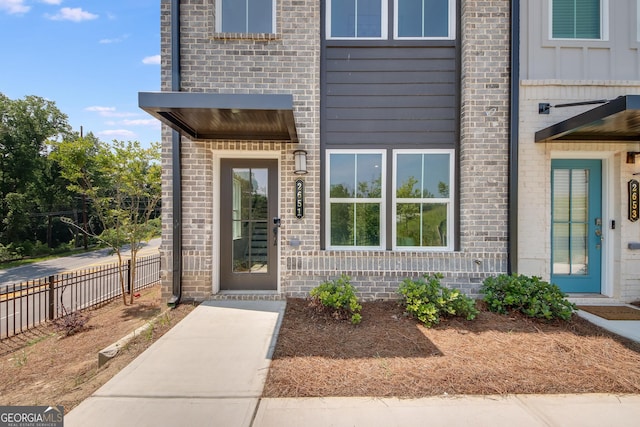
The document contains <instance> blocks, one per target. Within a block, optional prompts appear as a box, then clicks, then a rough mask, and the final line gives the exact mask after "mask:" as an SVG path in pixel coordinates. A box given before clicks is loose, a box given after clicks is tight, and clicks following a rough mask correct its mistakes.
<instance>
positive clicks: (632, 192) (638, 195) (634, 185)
mask: <svg viewBox="0 0 640 427" xmlns="http://www.w3.org/2000/svg"><path fill="white" fill-rule="evenodd" d="M639 199H640V184H638V181H636V180H635V179H632V180H631V181H629V221H633V222H636V221H637V220H638V218H639V217H640V206H639V205H638V203H640V200H639Z"/></svg>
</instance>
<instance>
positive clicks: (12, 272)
mask: <svg viewBox="0 0 640 427" xmlns="http://www.w3.org/2000/svg"><path fill="white" fill-rule="evenodd" d="M143 245H144V246H143V247H142V249H140V251H139V252H138V256H139V257H145V256H150V255H155V254H157V253H158V248H159V247H160V238H156V239H152V240H150V241H149V242H148V243H144V244H143ZM110 253H111V249H100V250H97V251H93V252H88V253H83V254H78V255H73V256H70V257H64V258H56V259H50V260H47V261H42V262H38V263H35V264H29V265H23V266H20V267H14V268H9V269H7V270H0V288H2V287H5V286H8V285H11V284H13V283H19V282H24V281H27V280H33V279H39V278H41V277H47V276H50V275H53V274H60V273H64V272H67V271H75V270H82V269H84V268H89V267H95V266H98V265H104V264H110V263H115V262H118V257H117V256H116V255H110ZM124 255H125V256H126V257H127V258H128V257H129V255H130V253H129V252H128V251H125V252H124Z"/></svg>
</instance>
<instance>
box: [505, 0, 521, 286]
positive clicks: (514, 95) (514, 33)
mask: <svg viewBox="0 0 640 427" xmlns="http://www.w3.org/2000/svg"><path fill="white" fill-rule="evenodd" d="M510 44H511V72H510V76H509V78H510V88H509V89H510V94H509V98H510V99H509V108H510V111H509V202H508V204H509V229H508V232H507V233H508V235H507V273H509V274H513V273H516V272H517V271H518V138H519V132H518V124H519V121H520V120H519V117H520V115H519V111H520V110H519V109H520V0H511V41H510Z"/></svg>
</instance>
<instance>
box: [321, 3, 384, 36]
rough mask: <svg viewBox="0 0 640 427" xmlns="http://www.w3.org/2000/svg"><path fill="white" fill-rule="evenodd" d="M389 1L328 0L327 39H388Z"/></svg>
mask: <svg viewBox="0 0 640 427" xmlns="http://www.w3.org/2000/svg"><path fill="white" fill-rule="evenodd" d="M387 1H388V0H327V37H328V38H330V39H353V38H357V39H383V38H387V26H386V21H387Z"/></svg>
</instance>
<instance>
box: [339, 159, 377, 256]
mask: <svg viewBox="0 0 640 427" xmlns="http://www.w3.org/2000/svg"><path fill="white" fill-rule="evenodd" d="M327 158H328V166H327V171H328V179H327V185H328V188H327V194H328V201H329V202H328V204H327V213H328V215H327V230H328V233H327V234H328V237H329V238H328V246H329V247H330V248H341V247H342V248H344V247H350V248H356V247H357V248H367V249H382V248H384V234H383V230H382V229H383V227H384V211H385V207H384V205H383V195H384V193H385V188H384V187H385V180H384V173H383V171H384V165H385V153H384V151H367V150H363V151H357V152H347V151H342V150H340V151H328V152H327Z"/></svg>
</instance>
